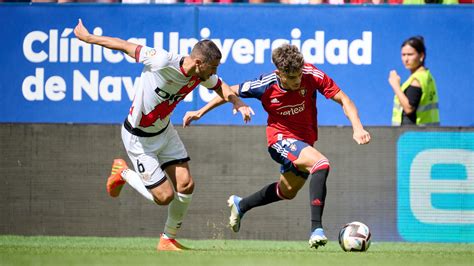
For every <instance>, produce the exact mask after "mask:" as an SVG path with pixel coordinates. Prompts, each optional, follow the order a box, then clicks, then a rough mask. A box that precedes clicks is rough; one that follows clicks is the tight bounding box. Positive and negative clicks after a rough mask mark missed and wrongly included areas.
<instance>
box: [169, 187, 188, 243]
mask: <svg viewBox="0 0 474 266" xmlns="http://www.w3.org/2000/svg"><path fill="white" fill-rule="evenodd" d="M192 198H193V194H182V193H179V192H176V193H175V194H174V200H173V201H172V202H171V203H170V205H168V219H166V224H165V232H164V233H165V234H166V236H168V237H169V238H176V233H177V232H178V229H179V228H180V227H181V222H182V221H183V218H184V216H185V215H186V212H187V210H188V206H189V203H191V199H192Z"/></svg>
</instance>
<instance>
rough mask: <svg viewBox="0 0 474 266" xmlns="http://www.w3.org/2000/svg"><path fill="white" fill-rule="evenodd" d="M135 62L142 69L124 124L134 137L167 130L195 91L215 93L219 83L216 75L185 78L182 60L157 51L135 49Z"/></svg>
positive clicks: (170, 54)
mask: <svg viewBox="0 0 474 266" xmlns="http://www.w3.org/2000/svg"><path fill="white" fill-rule="evenodd" d="M135 59H136V61H137V62H140V63H143V64H144V65H145V66H144V68H143V71H142V74H141V76H140V81H139V83H138V85H137V86H136V88H135V97H134V99H133V103H132V107H131V108H130V112H129V115H128V117H127V120H126V121H125V128H126V129H127V130H128V131H129V132H130V133H132V134H134V135H138V136H142V137H147V136H154V135H157V134H159V133H160V132H162V131H163V130H164V129H165V128H166V127H167V126H168V124H169V122H170V116H171V114H172V112H173V110H174V109H175V107H176V105H177V104H178V103H179V102H180V101H182V100H183V99H184V98H185V97H186V95H187V94H188V93H190V92H191V91H192V90H193V89H194V88H196V87H197V86H198V85H199V84H201V85H203V86H204V87H206V88H208V89H216V88H218V87H220V85H221V83H222V81H221V79H220V78H219V77H218V76H217V75H212V76H211V77H210V78H209V79H208V80H206V81H202V80H201V79H199V78H198V77H196V76H188V75H187V74H186V73H185V72H184V69H183V68H182V66H181V65H182V61H183V59H184V57H183V56H182V55H177V54H174V53H171V52H167V51H165V50H163V49H160V48H150V47H146V46H138V47H137V49H136V51H135Z"/></svg>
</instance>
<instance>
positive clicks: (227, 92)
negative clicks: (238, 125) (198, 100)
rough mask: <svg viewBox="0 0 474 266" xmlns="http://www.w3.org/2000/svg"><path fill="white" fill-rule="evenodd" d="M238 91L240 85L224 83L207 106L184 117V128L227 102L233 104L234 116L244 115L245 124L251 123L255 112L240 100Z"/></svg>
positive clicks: (187, 113) (189, 112)
mask: <svg viewBox="0 0 474 266" xmlns="http://www.w3.org/2000/svg"><path fill="white" fill-rule="evenodd" d="M237 90H238V85H234V86H232V87H229V86H228V85H227V84H225V83H222V86H221V88H220V89H218V90H216V92H217V96H216V97H214V99H212V100H211V101H210V102H208V103H207V104H206V105H205V106H203V107H202V108H201V109H199V110H197V111H188V112H186V114H185V115H184V117H183V127H187V126H189V125H190V124H191V122H192V121H195V120H199V119H200V118H201V117H203V116H204V115H205V114H206V113H207V112H209V111H211V110H212V109H214V108H216V107H218V106H220V105H222V104H224V103H225V102H227V101H228V102H232V104H233V105H234V109H233V112H234V114H236V113H237V111H238V112H240V113H241V114H242V118H243V119H244V122H246V123H247V122H249V121H250V118H251V115H254V114H255V113H254V111H253V110H252V108H251V107H249V106H248V105H246V104H245V103H244V102H242V100H240V98H239V97H238V96H237V95H236V93H237Z"/></svg>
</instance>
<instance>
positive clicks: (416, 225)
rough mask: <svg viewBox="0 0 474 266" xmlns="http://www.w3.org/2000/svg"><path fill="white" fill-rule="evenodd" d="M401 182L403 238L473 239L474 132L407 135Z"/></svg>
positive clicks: (401, 146) (402, 143)
mask: <svg viewBox="0 0 474 266" xmlns="http://www.w3.org/2000/svg"><path fill="white" fill-rule="evenodd" d="M397 182H398V185H397V191H398V192H397V194H398V195H397V200H398V202H397V210H398V211H397V212H398V215H397V224H398V231H399V234H400V236H402V238H403V239H405V240H408V241H422V242H474V133H472V132H406V133H404V134H403V135H402V136H400V139H399V140H398V149H397Z"/></svg>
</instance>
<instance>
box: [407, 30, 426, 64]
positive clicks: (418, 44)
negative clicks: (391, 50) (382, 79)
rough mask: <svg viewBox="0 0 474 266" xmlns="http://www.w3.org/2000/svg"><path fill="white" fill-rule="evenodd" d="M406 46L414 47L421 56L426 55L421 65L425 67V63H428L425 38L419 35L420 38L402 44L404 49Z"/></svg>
mask: <svg viewBox="0 0 474 266" xmlns="http://www.w3.org/2000/svg"><path fill="white" fill-rule="evenodd" d="M405 45H409V46H411V47H413V49H415V50H416V51H417V52H418V53H419V54H423V55H424V56H423V61H422V62H421V65H423V66H424V65H425V61H426V47H425V39H424V38H423V36H420V35H418V36H413V37H410V38H408V39H406V40H405V41H404V42H403V43H402V48H403V46H405Z"/></svg>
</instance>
